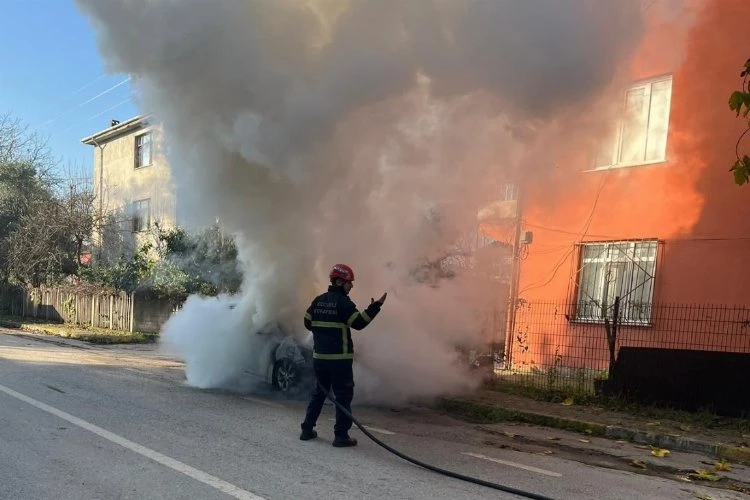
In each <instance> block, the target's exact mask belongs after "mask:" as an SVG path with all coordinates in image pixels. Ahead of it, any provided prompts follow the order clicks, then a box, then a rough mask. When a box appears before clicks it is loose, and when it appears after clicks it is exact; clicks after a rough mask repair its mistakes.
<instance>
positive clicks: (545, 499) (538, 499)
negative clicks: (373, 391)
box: [318, 382, 553, 500]
mask: <svg viewBox="0 0 750 500" xmlns="http://www.w3.org/2000/svg"><path fill="white" fill-rule="evenodd" d="M318 387H320V389H321V390H322V391H323V393H325V395H326V397H327V398H328V399H329V400H330V401H331V402H332V403H333V404H334V405H336V408H338V409H339V410H341V411H342V412H343V413H344V415H346V416H347V417H349V418H350V419H352V422H354V425H356V426H357V428H359V430H361V431H362V433H363V434H364V435H365V436H367V437H368V438H370V439H371V440H372V441H374V442H375V444H377V445H379V446H381V447H383V448H385V449H386V450H388V451H390V452H391V453H393V454H394V455H396V456H397V457H399V458H402V459H403V460H406V461H407V462H411V463H412V464H414V465H416V466H419V467H422V468H424V469H427V470H429V471H432V472H436V473H438V474H442V475H444V476H448V477H452V478H453V479H459V480H461V481H466V482H469V483H473V484H477V485H479V486H485V487H487V488H492V489H494V490H499V491H504V492H506V493H512V494H513V495H517V496H520V497H523V498H531V499H534V500H553V499H552V498H551V497H546V496H544V495H539V494H537V493H531V492H528V491H524V490H519V489H517V488H512V487H510V486H505V485H503V484H498V483H493V482H490V481H485V480H483V479H477V478H475V477H471V476H466V475H464V474H459V473H458V472H453V471H449V470H446V469H441V468H440V467H435V466H434V465H430V464H427V463H425V462H422V461H420V460H417V459H416V458H412V457H410V456H409V455H407V454H405V453H402V452H400V451H398V450H397V449H395V448H393V447H391V446H389V445H387V444H386V443H384V442H383V441H381V440H380V439H378V438H376V437H375V436H373V435H372V433H370V431H368V430H367V429H366V428H365V426H363V425H362V424H361V423H359V421H357V419H356V418H354V415H352V414H351V412H349V411H348V410H347V409H346V408H344V407H343V406H342V405H341V403H339V402H338V401H336V399H334V398H333V397H331V393H330V392H329V391H327V390H326V389H325V387H323V386H322V385H321V384H320V382H318Z"/></svg>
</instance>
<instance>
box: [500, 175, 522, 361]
mask: <svg viewBox="0 0 750 500" xmlns="http://www.w3.org/2000/svg"><path fill="white" fill-rule="evenodd" d="M522 200H523V184H521V185H518V186H517V194H516V213H515V220H514V223H513V255H512V259H511V278H510V293H509V296H508V318H507V323H506V331H505V353H504V356H503V366H504V368H505V369H510V367H511V366H512V363H513V334H514V331H515V328H516V306H517V302H518V285H519V281H520V276H521V229H522V214H523V210H522V203H521V202H522Z"/></svg>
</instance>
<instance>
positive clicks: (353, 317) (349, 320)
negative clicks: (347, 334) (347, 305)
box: [346, 312, 359, 326]
mask: <svg viewBox="0 0 750 500" xmlns="http://www.w3.org/2000/svg"><path fill="white" fill-rule="evenodd" d="M357 316H359V313H358V312H355V313H354V314H352V315H351V316H349V319H348V320H347V322H346V324H347V326H352V323H354V321H355V320H356V319H357Z"/></svg>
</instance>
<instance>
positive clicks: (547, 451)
mask: <svg viewBox="0 0 750 500" xmlns="http://www.w3.org/2000/svg"><path fill="white" fill-rule="evenodd" d="M554 453H555V452H554V451H552V450H544V451H540V452H539V453H537V455H553V454H554Z"/></svg>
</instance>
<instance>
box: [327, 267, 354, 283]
mask: <svg viewBox="0 0 750 500" xmlns="http://www.w3.org/2000/svg"><path fill="white" fill-rule="evenodd" d="M329 276H330V278H331V279H335V278H339V279H342V280H344V281H354V271H352V268H351V267H349V266H347V265H346V264H336V265H335V266H333V269H331V274H330V275H329Z"/></svg>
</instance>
